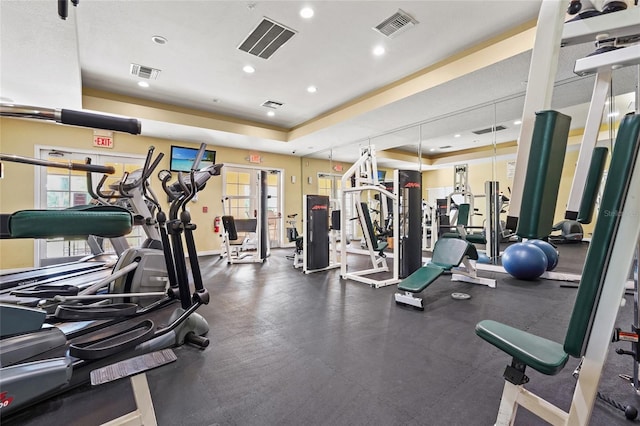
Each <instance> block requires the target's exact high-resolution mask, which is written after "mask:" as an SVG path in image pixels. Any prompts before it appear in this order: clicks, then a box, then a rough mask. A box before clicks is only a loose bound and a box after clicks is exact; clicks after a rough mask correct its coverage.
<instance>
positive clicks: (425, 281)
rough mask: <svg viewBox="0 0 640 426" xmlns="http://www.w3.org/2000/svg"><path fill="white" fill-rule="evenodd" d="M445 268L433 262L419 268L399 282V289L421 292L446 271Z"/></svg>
mask: <svg viewBox="0 0 640 426" xmlns="http://www.w3.org/2000/svg"><path fill="white" fill-rule="evenodd" d="M444 271H445V269H444V268H442V267H440V266H437V265H434V264H432V263H430V264H428V265H426V266H423V267H421V268H419V269H418V270H417V271H415V272H414V273H413V274H411V275H409V276H408V277H407V278H405V279H404V280H402V282H401V283H400V284H398V290H402V291H409V292H411V293H420V292H421V291H422V290H424V289H425V288H427V286H428V285H429V284H431V283H432V282H434V281H435V280H436V278H438V277H439V276H440V275H442V274H443V273H444Z"/></svg>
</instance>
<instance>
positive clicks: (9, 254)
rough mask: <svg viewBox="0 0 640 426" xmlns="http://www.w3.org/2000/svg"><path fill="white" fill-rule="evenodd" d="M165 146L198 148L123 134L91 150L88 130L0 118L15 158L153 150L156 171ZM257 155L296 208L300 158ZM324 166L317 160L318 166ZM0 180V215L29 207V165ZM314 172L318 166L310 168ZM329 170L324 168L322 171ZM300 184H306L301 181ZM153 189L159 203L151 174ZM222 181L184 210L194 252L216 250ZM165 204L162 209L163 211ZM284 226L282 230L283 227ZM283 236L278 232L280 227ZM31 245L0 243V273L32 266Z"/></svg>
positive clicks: (0, 147) (233, 158) (242, 157)
mask: <svg viewBox="0 0 640 426" xmlns="http://www.w3.org/2000/svg"><path fill="white" fill-rule="evenodd" d="M171 144H180V145H184V146H191V147H194V148H197V147H198V145H197V144H194V143H189V142H182V141H171V140H165V139H159V138H150V137H144V136H133V135H129V134H123V133H115V134H114V145H115V146H114V149H113V150H111V149H100V148H94V147H93V130H92V129H85V128H80V127H72V126H61V125H57V124H53V123H48V122H42V121H32V120H21V119H14V118H0V151H1V152H3V153H5V154H16V155H21V156H27V157H33V156H34V155H35V154H36V153H35V148H34V146H35V145H42V146H47V147H55V148H74V149H77V150H83V151H92V152H95V153H97V154H105V155H109V154H111V153H119V154H122V153H124V154H127V153H129V154H136V155H145V154H146V152H147V149H148V147H149V146H151V145H153V146H155V147H156V152H163V153H164V154H165V157H164V159H163V160H162V162H161V163H160V165H159V167H158V169H157V170H161V169H163V168H165V169H168V168H169V152H170V146H171ZM208 148H209V149H214V150H216V151H217V153H216V160H217V162H220V163H233V164H237V165H247V166H251V165H252V164H251V163H249V162H248V160H247V157H248V155H249V151H247V150H239V149H233V148H226V147H218V146H212V145H209V146H208ZM252 153H255V152H252ZM259 154H260V155H261V156H262V162H261V163H260V165H259V166H260V167H269V168H274V169H283V170H284V177H283V178H284V191H283V193H284V204H285V210H284V212H283V214H290V213H293V212H298V213H300V212H301V210H302V190H303V185H302V182H303V180H302V179H300V174H301V171H302V169H301V159H300V158H298V157H292V156H286V155H278V154H271V153H259ZM322 163H328V162H327V161H318V164H322ZM3 164H4V172H5V177H4V179H1V180H0V211H1V212H3V213H11V212H13V211H16V210H21V209H31V208H34V200H35V198H34V197H35V194H34V191H35V182H34V178H35V167H36V166H31V165H26V164H18V163H10V162H3ZM316 167H317V168H318V169H320V168H321V167H320V165H318V166H316ZM325 169H326V170H323V171H329V170H330V168H329V167H325ZM291 176H296V183H292V182H291ZM305 182H306V180H305ZM315 184H316V182H315V178H314V182H313V185H308V184H305V185H304V189H305V191H309V192H314V191H312V189H314V188H316V186H314V185H315ZM152 185H153V189H154V191H155V192H156V194H158V198H160V200H161V201H162V202H164V201H165V200H166V197H163V196H162V195H163V194H164V193H163V192H162V189H161V186H160V184H159V181H158V179H156V178H155V176H154V177H153V178H152ZM221 197H222V178H221V177H214V178H212V179H211V180H210V181H209V183H208V184H207V186H206V188H205V189H204V190H203V191H202V192H201V193H200V194H199V195H198V200H197V202H195V203H190V205H189V207H190V211H191V214H192V219H193V222H194V223H195V224H196V225H197V226H198V230H197V231H196V234H195V235H196V244H197V247H198V251H199V252H210V251H213V250H218V249H219V248H220V243H221V239H220V237H219V236H218V235H217V234H215V233H214V232H213V220H214V218H215V217H216V216H219V215H222V203H221ZM204 206H207V207H208V212H207V213H203V209H202V208H203V207H204ZM166 207H167V206H166V203H165V204H164V206H163V208H166ZM283 228H284V226H283ZM283 235H284V229H283ZM34 247H35V244H34V242H33V241H32V240H0V269H13V268H22V267H31V266H33V260H34Z"/></svg>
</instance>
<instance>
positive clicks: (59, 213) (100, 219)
mask: <svg viewBox="0 0 640 426" xmlns="http://www.w3.org/2000/svg"><path fill="white" fill-rule="evenodd" d="M8 227H9V234H10V237H11V238H55V237H70V238H86V237H87V236H88V235H95V236H97V237H104V238H113V237H121V236H123V235H127V234H129V233H130V232H131V230H132V227H133V216H132V215H131V213H130V212H129V211H128V210H127V209H124V208H122V207H117V206H94V205H87V206H77V207H72V208H69V209H65V210H20V211H17V212H15V213H13V214H12V215H11V216H10V217H9V223H8Z"/></svg>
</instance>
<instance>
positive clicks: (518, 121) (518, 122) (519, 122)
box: [513, 120, 522, 126]
mask: <svg viewBox="0 0 640 426" xmlns="http://www.w3.org/2000/svg"><path fill="white" fill-rule="evenodd" d="M518 124H522V120H516V121H514V122H513V125H514V126H517V125H518Z"/></svg>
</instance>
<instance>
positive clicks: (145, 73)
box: [129, 64, 160, 80]
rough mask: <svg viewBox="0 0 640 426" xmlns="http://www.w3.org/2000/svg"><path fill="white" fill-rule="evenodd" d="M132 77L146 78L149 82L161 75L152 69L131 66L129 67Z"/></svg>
mask: <svg viewBox="0 0 640 426" xmlns="http://www.w3.org/2000/svg"><path fill="white" fill-rule="evenodd" d="M129 72H130V73H131V75H135V76H136V77H140V78H146V79H147V80H155V79H156V78H158V75H159V74H160V70H159V69H156V68H151V67H145V66H144V65H138V64H131V66H130V67H129Z"/></svg>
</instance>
